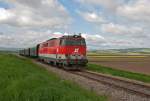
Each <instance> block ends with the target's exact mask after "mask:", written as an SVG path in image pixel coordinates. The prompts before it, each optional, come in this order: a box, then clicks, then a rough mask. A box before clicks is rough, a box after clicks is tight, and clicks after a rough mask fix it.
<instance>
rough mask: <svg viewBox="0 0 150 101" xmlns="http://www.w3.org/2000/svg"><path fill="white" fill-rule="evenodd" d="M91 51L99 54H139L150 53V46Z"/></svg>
mask: <svg viewBox="0 0 150 101" xmlns="http://www.w3.org/2000/svg"><path fill="white" fill-rule="evenodd" d="M89 52H95V53H99V54H127V55H130V54H131V55H133V54H134V55H139V54H150V48H128V49H106V50H92V51H89Z"/></svg>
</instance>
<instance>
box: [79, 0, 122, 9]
mask: <svg viewBox="0 0 150 101" xmlns="http://www.w3.org/2000/svg"><path fill="white" fill-rule="evenodd" d="M78 2H79V3H82V4H84V5H90V6H91V5H92V6H102V7H104V8H106V9H108V10H111V11H112V10H115V9H116V8H117V7H118V5H119V4H120V0H78Z"/></svg>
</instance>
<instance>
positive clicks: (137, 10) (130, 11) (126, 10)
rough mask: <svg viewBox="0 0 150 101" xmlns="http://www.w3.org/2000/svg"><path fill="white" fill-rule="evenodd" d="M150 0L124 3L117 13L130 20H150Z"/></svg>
mask: <svg viewBox="0 0 150 101" xmlns="http://www.w3.org/2000/svg"><path fill="white" fill-rule="evenodd" d="M149 4H150V1H149V0H135V1H134V2H133V1H132V2H131V3H129V4H124V5H123V6H120V7H118V9H117V13H118V14H119V15H121V16H124V17H126V18H128V19H130V20H134V21H144V22H147V21H148V22H150V17H149V16H150V10H149V9H150V6H149Z"/></svg>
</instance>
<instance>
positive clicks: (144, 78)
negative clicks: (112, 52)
mask: <svg viewBox="0 0 150 101" xmlns="http://www.w3.org/2000/svg"><path fill="white" fill-rule="evenodd" d="M87 69H88V70H91V71H94V72H100V73H104V74H110V75H113V76H120V77H124V78H129V79H134V80H139V81H142V82H147V83H150V75H145V74H140V73H133V72H128V71H123V70H117V69H112V68H109V67H105V66H101V65H96V64H88V66H87Z"/></svg>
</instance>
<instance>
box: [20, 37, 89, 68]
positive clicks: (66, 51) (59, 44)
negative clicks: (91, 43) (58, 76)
mask: <svg viewBox="0 0 150 101" xmlns="http://www.w3.org/2000/svg"><path fill="white" fill-rule="evenodd" d="M20 55H25V56H29V57H36V58H39V59H40V60H42V61H44V62H47V63H51V64H54V65H57V66H59V67H63V68H66V69H80V68H81V67H83V66H85V65H86V64H87V62H88V60H87V58H86V42H85V39H84V38H83V37H81V35H72V36H62V37H60V38H52V39H50V40H47V41H46V42H43V43H40V44H38V45H37V46H36V47H33V48H28V49H25V50H21V51H20Z"/></svg>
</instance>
